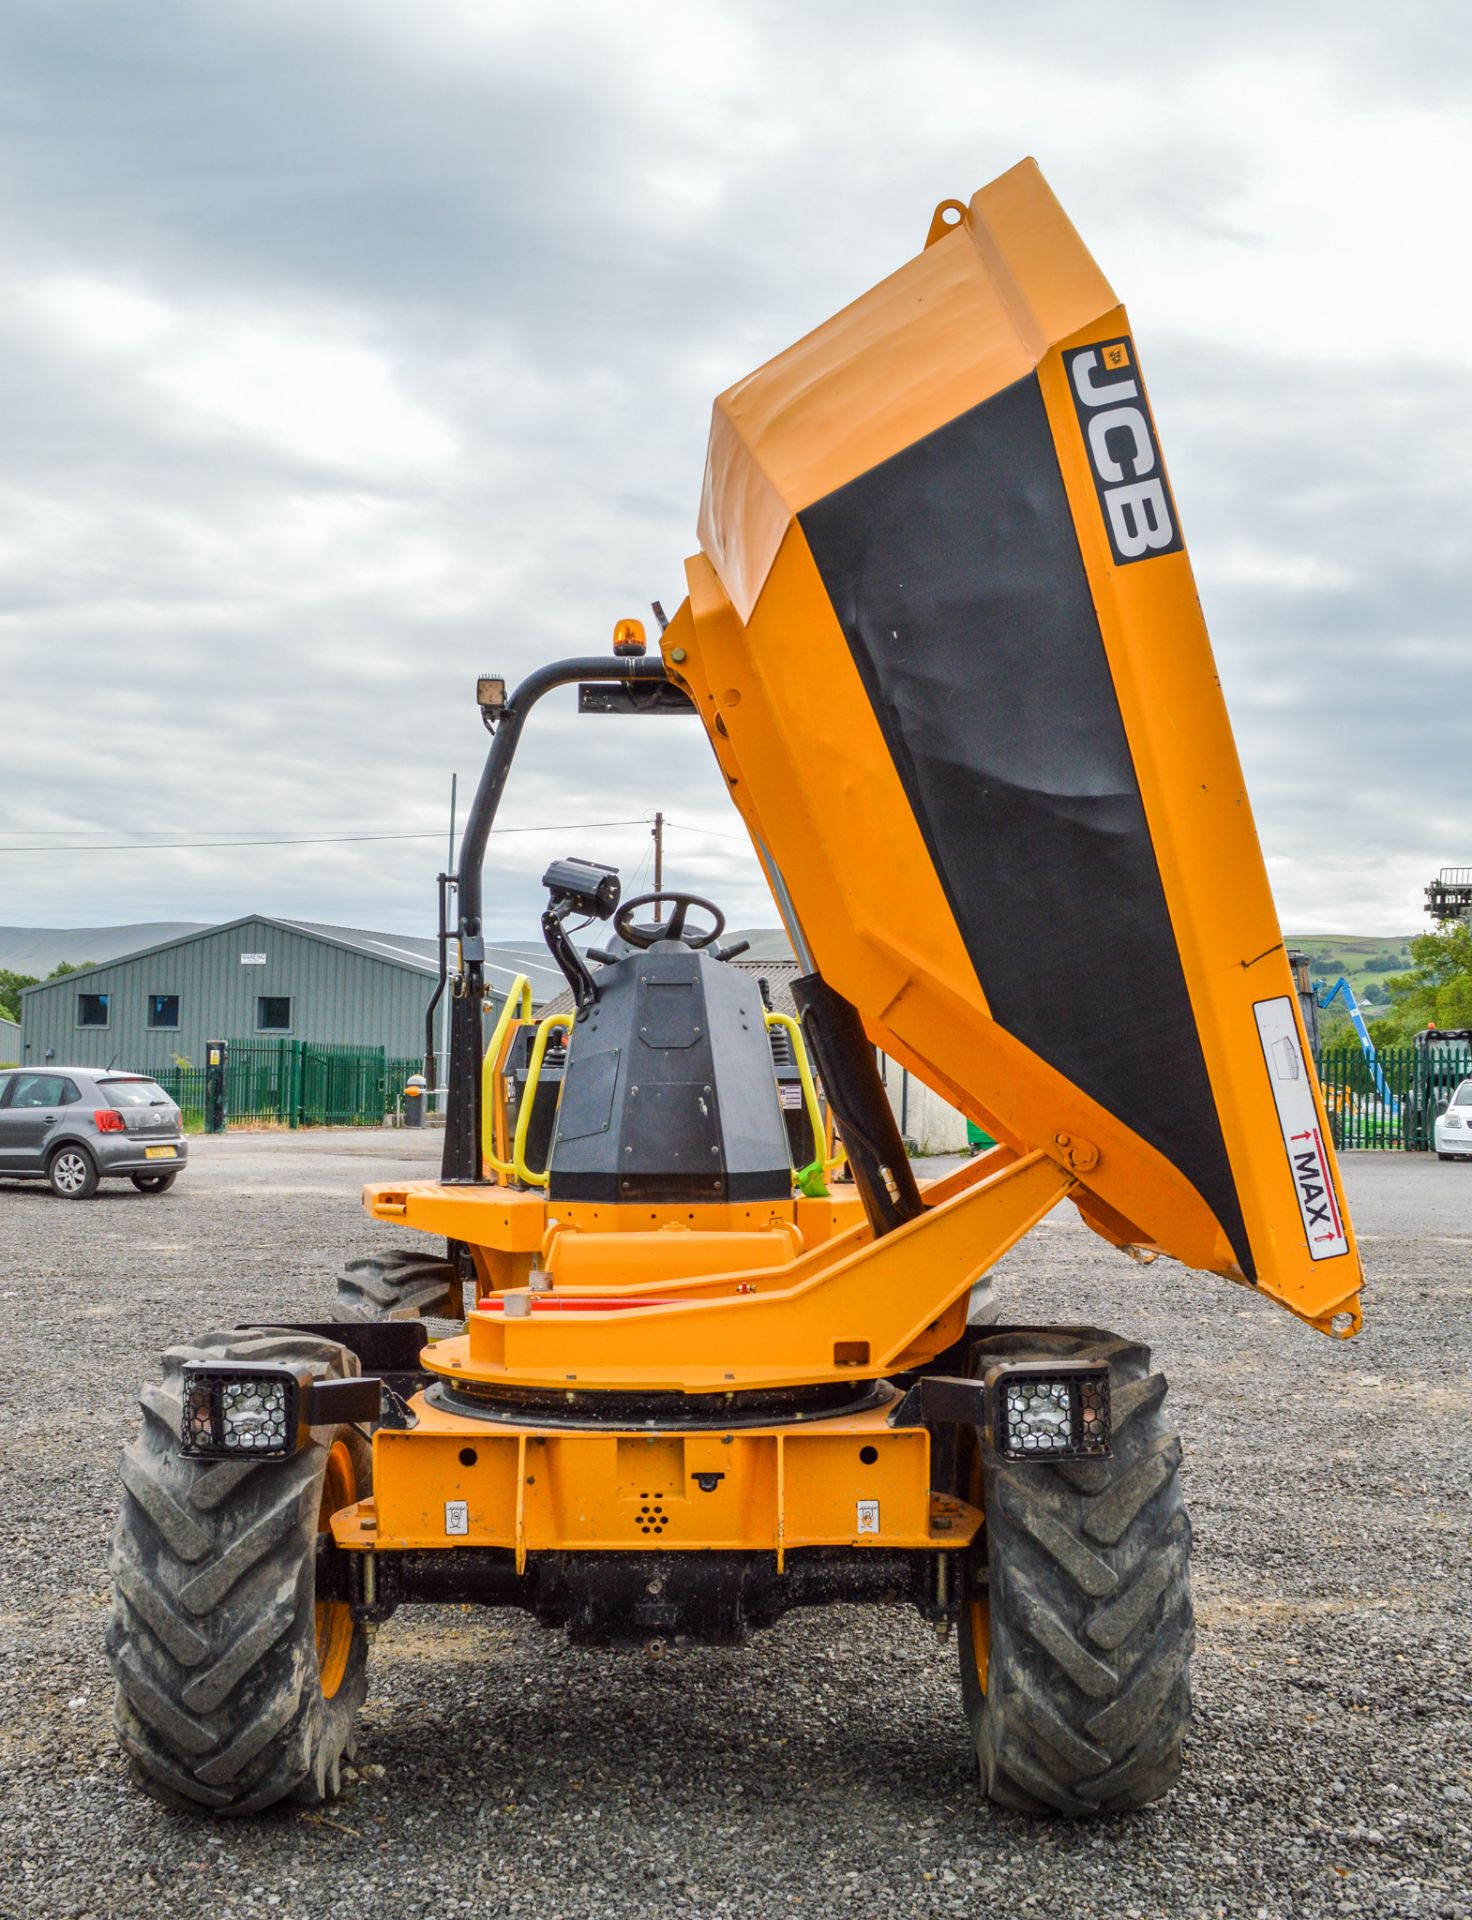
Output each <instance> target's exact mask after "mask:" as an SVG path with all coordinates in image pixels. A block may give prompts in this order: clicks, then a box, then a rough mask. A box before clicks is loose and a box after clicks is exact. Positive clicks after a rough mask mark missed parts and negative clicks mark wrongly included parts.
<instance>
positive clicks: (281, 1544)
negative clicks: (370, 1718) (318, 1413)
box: [107, 1329, 372, 1815]
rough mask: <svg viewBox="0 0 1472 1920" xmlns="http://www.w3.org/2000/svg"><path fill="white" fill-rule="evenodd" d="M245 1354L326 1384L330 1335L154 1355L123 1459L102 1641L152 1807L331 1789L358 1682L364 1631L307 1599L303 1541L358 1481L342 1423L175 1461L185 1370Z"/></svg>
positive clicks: (335, 1364)
mask: <svg viewBox="0 0 1472 1920" xmlns="http://www.w3.org/2000/svg"><path fill="white" fill-rule="evenodd" d="M205 1359H208V1360H216V1361H229V1360H258V1361H269V1362H271V1363H272V1364H274V1365H284V1366H289V1367H294V1368H302V1367H305V1368H309V1369H310V1370H311V1372H312V1373H313V1374H314V1375H316V1376H319V1377H325V1378H332V1379H337V1378H341V1377H343V1376H344V1375H348V1374H356V1373H357V1372H358V1371H359V1367H358V1361H357V1357H356V1356H355V1355H354V1354H351V1353H349V1352H348V1351H347V1349H346V1348H344V1347H340V1346H338V1345H337V1344H336V1343H335V1342H334V1341H330V1340H319V1339H315V1338H313V1337H312V1336H311V1335H308V1334H300V1333H291V1332H285V1331H283V1332H275V1331H272V1330H270V1329H265V1330H262V1331H260V1332H254V1333H246V1334H240V1333H230V1334H207V1335H206V1336H205V1337H204V1338H203V1339H202V1340H201V1341H199V1342H198V1344H197V1345H194V1346H189V1347H175V1348H172V1349H170V1351H169V1352H167V1353H166V1354H165V1355H164V1378H163V1381H162V1383H161V1384H160V1385H158V1386H154V1387H148V1388H145V1390H144V1392H143V1395H142V1398H141V1405H142V1408H143V1428H142V1431H141V1433H140V1434H139V1435H138V1437H137V1439H136V1440H134V1441H133V1442H132V1443H131V1444H130V1445H129V1446H128V1447H127V1448H126V1449H125V1450H124V1453H123V1457H122V1463H121V1471H122V1481H123V1488H124V1493H123V1502H122V1507H121V1510H120V1512H119V1515H118V1524H117V1531H116V1533H115V1535H114V1537H113V1550H112V1561H111V1566H112V1575H113V1604H112V1615H111V1619H110V1621H109V1625H108V1633H107V1647H108V1652H109V1654H110V1656H111V1658H112V1666H113V1674H114V1677H115V1679H116V1681H117V1699H116V1708H115V1720H116V1725H117V1731H118V1738H119V1739H120V1741H121V1742H122V1745H123V1747H124V1749H125V1750H126V1752H127V1754H128V1755H129V1758H130V1760H131V1762H132V1767H133V1771H134V1774H135V1777H136V1778H137V1780H138V1781H139V1783H140V1784H141V1785H142V1786H143V1787H144V1788H145V1789H146V1790H147V1791H148V1792H149V1793H150V1794H152V1795H153V1797H154V1798H155V1799H156V1800H161V1801H163V1802H164V1804H165V1805H166V1806H172V1807H180V1808H187V1809H189V1810H191V1811H194V1812H200V1811H202V1810H208V1811H210V1812H214V1813H219V1814H227V1815H228V1814H244V1813H256V1812H259V1811H260V1809H261V1808H263V1807H269V1806H272V1805H274V1804H276V1803H277V1802H279V1801H290V1802H293V1803H295V1804H297V1805H305V1806H316V1805H320V1804H321V1803H322V1802H323V1801H325V1800H330V1799H332V1798H334V1797H335V1796H336V1794H337V1792H338V1787H339V1782H340V1775H341V1766H342V1762H343V1760H344V1759H345V1758H346V1757H348V1756H349V1755H350V1754H351V1752H352V1741H353V1723H354V1720H355V1718H356V1715H357V1711H358V1708H359V1707H360V1706H361V1704H362V1701H363V1696H364V1693H365V1691H366V1689H367V1672H366V1668H367V1658H368V1646H367V1636H366V1633H365V1631H364V1629H363V1627H362V1626H360V1625H359V1624H358V1623H357V1622H356V1621H355V1620H354V1619H353V1616H352V1612H351V1610H350V1608H349V1607H348V1605H347V1603H346V1602H345V1601H341V1600H332V1599H329V1600H322V1601H319V1599H318V1597H317V1590H316V1566H317V1554H318V1538H319V1535H321V1534H324V1533H326V1532H327V1531H328V1530H329V1527H330V1523H331V1519H332V1515H333V1514H334V1513H336V1512H337V1511H338V1510H339V1509H340V1508H342V1507H345V1506H349V1505H351V1504H352V1502H353V1501H355V1500H358V1499H361V1498H362V1497H363V1496H364V1495H365V1494H366V1493H367V1492H368V1491H369V1488H370V1486H371V1482H372V1464H371V1453H370V1449H369V1446H368V1442H367V1440H366V1439H365V1438H364V1436H363V1435H362V1434H361V1433H360V1432H359V1431H358V1429H357V1428H356V1427H346V1426H339V1427H314V1428H313V1429H312V1433H311V1439H310V1441H309V1442H308V1444H307V1445H306V1446H305V1447H303V1448H302V1450H301V1451H300V1452H299V1453H296V1454H294V1455H293V1456H292V1457H291V1458H290V1459H289V1460H186V1459H184V1458H182V1457H181V1455H180V1453H179V1423H180V1417H181V1399H180V1394H181V1380H180V1373H181V1369H182V1367H183V1364H184V1362H185V1361H186V1360H205Z"/></svg>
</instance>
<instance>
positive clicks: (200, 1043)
mask: <svg viewBox="0 0 1472 1920" xmlns="http://www.w3.org/2000/svg"><path fill="white" fill-rule="evenodd" d="M487 957H488V968H487V971H488V975H489V978H490V979H491V981H492V982H493V983H499V984H500V985H501V987H502V989H503V991H504V988H505V987H506V986H508V985H509V984H510V981H511V979H512V977H513V975H514V974H515V973H518V972H521V973H526V974H527V975H528V976H529V977H530V979H531V982H532V991H533V995H534V998H535V999H537V1000H538V1001H541V1000H544V999H546V998H549V997H550V996H551V995H552V994H553V993H555V992H556V991H557V989H558V988H559V987H561V985H562V984H563V982H562V976H561V975H560V974H559V973H557V972H556V971H555V969H554V968H553V967H552V964H551V961H550V958H549V957H548V956H547V955H546V954H545V953H543V954H542V955H541V956H540V959H538V958H537V956H536V950H535V949H533V948H530V947H528V948H522V947H519V946H510V947H507V948H504V949H492V950H490V951H489V952H488V956H487ZM492 965H494V966H495V967H496V968H497V971H495V972H492V971H491V966H492ZM436 971H437V961H436V943H435V941H434V940H433V939H428V940H425V939H417V938H415V937H413V936H412V935H403V934H392V933H373V932H369V931H366V930H364V929H362V928H356V927H331V926H322V925H320V924H318V923H316V922H313V921H302V920H283V919H279V918H276V917H274V916H270V915H266V914H250V915H247V916H246V917H245V918H243V919H240V920H231V921H228V922H226V924H225V925H223V926H218V927H206V928H204V929H202V930H201V931H199V932H196V933H191V934H186V935H184V936H183V937H182V938H180V939H177V940H170V941H167V942H165V943H164V944H163V945H160V946H155V947H145V948H144V949H143V950H142V951H141V952H139V953H131V954H125V955H123V956H122V957H121V958H120V959H117V960H110V961H108V962H106V963H105V964H104V965H102V966H98V967H89V968H88V969H86V971H85V972H81V973H72V974H65V975H63V976H62V978H61V979H59V980H45V981H42V982H41V984H40V985H39V986H35V987H28V988H27V989H26V990H25V992H24V994H23V995H22V998H21V1036H20V1047H19V1048H18V1049H17V1051H16V1053H15V1055H14V1057H15V1058H16V1059H17V1060H20V1061H21V1062H23V1063H24V1064H25V1065H27V1066H39V1065H40V1064H41V1063H42V1062H44V1061H55V1062H56V1063H57V1064H58V1065H72V1066H79V1067H89V1066H102V1067H105V1066H116V1067H119V1068H128V1069H131V1070H135V1071H146V1072H152V1071H155V1070H162V1069H166V1068H170V1067H178V1066H180V1065H181V1064H185V1063H187V1064H190V1065H193V1066H202V1065H203V1063H204V1058H205V1045H206V1042H207V1041H210V1040H217V1039H223V1040H251V1041H272V1040H275V1041H283V1042H285V1041H293V1040H296V1041H305V1042H310V1043H311V1044H312V1045H314V1046H353V1047H382V1048H383V1050H384V1052H385V1054H386V1055H387V1056H388V1057H389V1058H390V1059H394V1058H402V1059H412V1058H413V1057H414V1056H415V1055H421V1056H422V1054H423V1051H424V1011H425V1007H426V1005H427V1003H428V1000H429V997H430V994H431V992H432V990H433V987H434V980H435V974H436ZM502 974H504V976H505V978H504V980H502V979H501V975H502ZM4 1057H7V1056H6V1055H5V1054H4V1051H3V1048H0V1058H4Z"/></svg>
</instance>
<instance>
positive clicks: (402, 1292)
mask: <svg viewBox="0 0 1472 1920" xmlns="http://www.w3.org/2000/svg"><path fill="white" fill-rule="evenodd" d="M336 1317H337V1318H338V1319H339V1320H425V1319H433V1320H454V1321H457V1322H458V1321H462V1320H463V1319H464V1318H465V1283H464V1281H463V1280H462V1279H461V1277H460V1271H459V1268H458V1267H457V1266H456V1264H455V1263H454V1262H453V1261H451V1260H446V1259H444V1258H442V1257H441V1256H440V1255H438V1254H431V1253H418V1252H412V1251H410V1250H409V1249H407V1248H398V1249H396V1250H395V1251H394V1252H392V1253H379V1254H373V1255H371V1256H370V1257H368V1258H367V1259H364V1260H349V1262H348V1263H347V1265H346V1267H344V1269H343V1271H342V1272H341V1273H340V1274H339V1275H338V1279H337V1316H336Z"/></svg>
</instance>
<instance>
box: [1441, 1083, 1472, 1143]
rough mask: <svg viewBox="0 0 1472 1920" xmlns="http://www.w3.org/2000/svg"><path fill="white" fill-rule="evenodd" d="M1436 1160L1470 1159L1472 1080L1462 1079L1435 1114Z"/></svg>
mask: <svg viewBox="0 0 1472 1920" xmlns="http://www.w3.org/2000/svg"><path fill="white" fill-rule="evenodd" d="M1436 1157H1437V1159H1438V1160H1472V1080H1464V1081H1463V1082H1462V1084H1461V1085H1460V1086H1459V1087H1458V1088H1457V1090H1456V1092H1455V1093H1454V1094H1453V1095H1452V1097H1451V1100H1450V1101H1449V1102H1448V1104H1447V1108H1446V1111H1445V1112H1444V1113H1439V1114H1438V1115H1437V1116H1436Z"/></svg>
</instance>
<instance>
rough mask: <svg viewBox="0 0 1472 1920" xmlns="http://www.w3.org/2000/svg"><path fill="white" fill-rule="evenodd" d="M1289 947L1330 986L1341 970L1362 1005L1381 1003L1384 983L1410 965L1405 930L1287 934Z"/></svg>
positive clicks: (1381, 1005)
mask: <svg viewBox="0 0 1472 1920" xmlns="http://www.w3.org/2000/svg"><path fill="white" fill-rule="evenodd" d="M1283 937H1284V939H1285V940H1286V941H1287V944H1288V946H1289V947H1290V949H1292V948H1296V949H1297V950H1298V951H1299V952H1300V953H1306V954H1307V955H1308V957H1309V960H1310V961H1311V962H1312V965H1313V977H1314V979H1315V980H1322V981H1323V982H1324V984H1325V985H1326V986H1330V987H1332V986H1333V984H1334V982H1335V981H1336V980H1337V979H1338V978H1339V976H1340V974H1341V973H1342V974H1343V975H1344V976H1345V978H1346V979H1347V980H1348V981H1349V984H1350V985H1351V986H1352V987H1353V988H1354V994H1355V998H1356V1000H1358V1001H1359V1002H1360V1004H1361V1006H1363V1007H1368V1008H1370V1009H1379V1008H1382V1007H1383V1006H1384V1005H1385V982H1386V981H1387V980H1389V979H1390V978H1392V977H1393V976H1394V975H1395V974H1397V973H1405V972H1406V971H1407V969H1408V968H1409V967H1410V964H1411V940H1412V938H1413V937H1414V936H1413V935H1411V934H1408V933H1289V934H1285V935H1284V936H1283Z"/></svg>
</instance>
